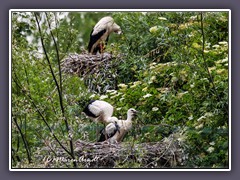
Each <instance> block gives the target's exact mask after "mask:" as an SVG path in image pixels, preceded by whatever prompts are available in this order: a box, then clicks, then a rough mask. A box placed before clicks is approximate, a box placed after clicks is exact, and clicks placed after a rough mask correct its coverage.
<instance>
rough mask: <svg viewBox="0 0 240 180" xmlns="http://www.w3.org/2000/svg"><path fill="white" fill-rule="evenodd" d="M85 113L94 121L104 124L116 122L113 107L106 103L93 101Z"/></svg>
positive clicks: (85, 109)
mask: <svg viewBox="0 0 240 180" xmlns="http://www.w3.org/2000/svg"><path fill="white" fill-rule="evenodd" d="M83 112H84V113H85V114H86V115H87V116H88V117H89V118H90V119H92V120H93V121H95V122H102V123H104V124H107V123H110V122H114V120H115V118H114V117H112V115H113V106H112V105H111V104H109V103H108V102H106V101H101V100H91V101H90V102H89V104H87V106H86V107H85V108H84V110H83Z"/></svg>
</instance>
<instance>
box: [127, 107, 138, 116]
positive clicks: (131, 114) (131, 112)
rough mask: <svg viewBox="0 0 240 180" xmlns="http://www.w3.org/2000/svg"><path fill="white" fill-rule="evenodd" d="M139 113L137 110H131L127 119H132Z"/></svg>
mask: <svg viewBox="0 0 240 180" xmlns="http://www.w3.org/2000/svg"><path fill="white" fill-rule="evenodd" d="M137 112H138V111H137V110H135V109H133V108H130V109H129V110H128V112H127V118H128V119H129V118H130V119H132V118H133V117H134V116H135V115H136V114H137Z"/></svg>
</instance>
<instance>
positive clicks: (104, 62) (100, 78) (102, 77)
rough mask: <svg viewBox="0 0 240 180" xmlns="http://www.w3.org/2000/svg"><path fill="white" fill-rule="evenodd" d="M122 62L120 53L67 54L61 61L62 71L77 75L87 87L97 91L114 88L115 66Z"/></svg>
mask: <svg viewBox="0 0 240 180" xmlns="http://www.w3.org/2000/svg"><path fill="white" fill-rule="evenodd" d="M121 62H122V56H121V55H116V56H114V55H112V54H110V53H107V52H106V53H103V54H97V55H91V54H88V53H83V54H76V53H75V54H69V55H68V57H66V58H65V59H63V61H62V63H61V68H62V72H64V73H67V74H72V75H78V76H79V77H81V78H83V79H84V82H85V84H86V85H87V86H88V88H89V89H90V90H92V91H94V92H97V93H104V92H106V90H108V89H116V85H117V83H116V77H117V67H118V65H119V64H120V63H121Z"/></svg>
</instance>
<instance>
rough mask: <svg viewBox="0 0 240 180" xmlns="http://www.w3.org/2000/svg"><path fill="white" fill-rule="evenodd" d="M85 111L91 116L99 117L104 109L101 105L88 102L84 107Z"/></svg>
mask: <svg viewBox="0 0 240 180" xmlns="http://www.w3.org/2000/svg"><path fill="white" fill-rule="evenodd" d="M83 112H84V113H85V114H86V115H87V116H89V117H92V118H97V117H98V116H100V115H101V113H102V110H101V109H100V108H99V107H97V106H94V105H93V104H88V105H87V106H86V107H85V108H84V110H83Z"/></svg>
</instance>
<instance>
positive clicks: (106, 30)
mask: <svg viewBox="0 0 240 180" xmlns="http://www.w3.org/2000/svg"><path fill="white" fill-rule="evenodd" d="M112 32H114V33H117V34H121V33H122V31H121V28H120V26H118V25H117V24H116V23H115V22H114V20H113V18H112V17H110V16H106V17H103V18H102V19H100V20H99V21H98V23H97V24H96V25H95V26H94V28H93V30H92V32H91V34H90V41H89V44H88V52H89V53H90V54H96V53H97V52H99V53H101V54H102V53H103V50H104V48H105V45H106V44H107V41H108V38H109V35H110V34H111V33H112Z"/></svg>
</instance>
